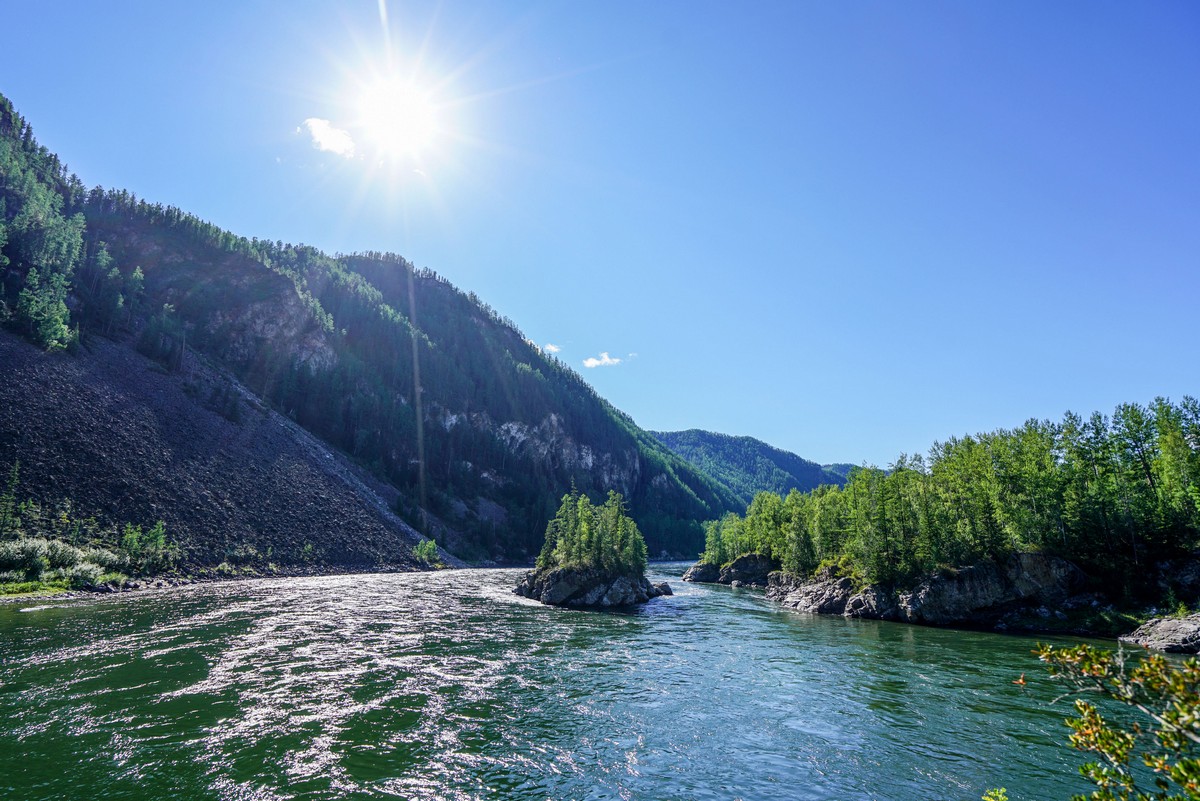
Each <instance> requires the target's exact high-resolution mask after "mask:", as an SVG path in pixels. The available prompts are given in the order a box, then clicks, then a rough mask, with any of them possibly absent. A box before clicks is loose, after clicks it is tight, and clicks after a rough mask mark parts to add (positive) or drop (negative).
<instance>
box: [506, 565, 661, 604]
mask: <svg viewBox="0 0 1200 801" xmlns="http://www.w3.org/2000/svg"><path fill="white" fill-rule="evenodd" d="M513 592H514V593H516V594H517V595H520V596H522V597H525V598H532V599H534V600H535V601H541V602H542V603H544V604H549V605H551V606H570V607H608V606H632V605H634V604H640V603H645V602H646V601H648V600H650V599H651V598H657V597H658V596H660V595H670V594H671V588H670V587H668V586H667V584H666V582H663V583H661V584H657V585H656V584H651V583H650V582H649V581H648V580H647V579H646V578H645V577H644V576H639V577H634V576H627V575H624V574H621V573H609V572H606V571H603V570H599V569H597V568H582V569H581V568H570V567H566V568H563V567H559V568H543V569H540V570H531V571H529V573H527V574H526V575H525V578H524V579H522V580H521V583H520V584H518V585H517V586H516V587H515V588H514V589H513Z"/></svg>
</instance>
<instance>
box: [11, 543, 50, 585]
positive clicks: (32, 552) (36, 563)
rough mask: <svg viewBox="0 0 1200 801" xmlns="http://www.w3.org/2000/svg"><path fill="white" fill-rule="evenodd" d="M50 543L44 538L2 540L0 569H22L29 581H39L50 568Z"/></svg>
mask: <svg viewBox="0 0 1200 801" xmlns="http://www.w3.org/2000/svg"><path fill="white" fill-rule="evenodd" d="M48 545H49V543H48V542H47V541H46V540H43V539H23V540H13V541H10V542H0V570H16V571H20V572H22V573H23V574H24V575H25V577H26V578H27V579H28V580H29V581H37V580H38V579H40V578H41V576H42V574H43V573H45V572H46V571H47V570H49V569H50V560H49V559H47V558H46V553H47V551H48Z"/></svg>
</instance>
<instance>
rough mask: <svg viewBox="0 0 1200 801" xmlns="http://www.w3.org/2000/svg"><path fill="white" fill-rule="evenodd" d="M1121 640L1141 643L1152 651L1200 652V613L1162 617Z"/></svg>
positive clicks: (1145, 624)
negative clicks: (1177, 616) (1179, 616)
mask: <svg viewBox="0 0 1200 801" xmlns="http://www.w3.org/2000/svg"><path fill="white" fill-rule="evenodd" d="M1121 642H1125V643H1130V644H1132V645H1140V646H1142V647H1143V648H1149V649H1151V650H1152V651H1167V652H1170V653H1174V654H1195V653H1200V614H1196V615H1188V616H1187V617H1183V618H1174V617H1160V618H1155V619H1154V620H1150V621H1148V622H1146V623H1144V624H1143V625H1141V626H1139V627H1138V628H1137V630H1136V631H1134V632H1133V633H1132V634H1128V635H1126V636H1124V637H1122V638H1121Z"/></svg>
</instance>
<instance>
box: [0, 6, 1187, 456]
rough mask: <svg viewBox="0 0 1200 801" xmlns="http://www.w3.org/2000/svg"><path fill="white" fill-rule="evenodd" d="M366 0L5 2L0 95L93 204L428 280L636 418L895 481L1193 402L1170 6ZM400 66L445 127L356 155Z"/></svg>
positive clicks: (1181, 129) (1183, 20)
mask: <svg viewBox="0 0 1200 801" xmlns="http://www.w3.org/2000/svg"><path fill="white" fill-rule="evenodd" d="M386 12H387V13H386V16H387V25H386V28H385V26H384V25H383V23H382V21H381V14H380V7H379V5H378V4H377V3H376V2H360V3H352V2H346V3H332V2H328V3H315V2H298V1H296V0H292V2H276V3H272V2H258V3H252V4H251V3H245V4H243V3H227V2H214V3H208V4H190V5H186V6H185V5H183V4H177V3H162V2H123V3H105V4H100V3H84V2H80V3H52V2H46V3H37V4H35V3H11V4H8V7H7V8H6V9H5V11H4V17H5V57H4V59H3V65H2V66H0V92H3V93H4V94H6V95H7V96H8V97H9V98H10V99H11V100H12V101H13V102H14V104H15V105H16V106H17V108H18V110H19V111H20V112H21V113H22V114H24V115H25V116H26V118H27V119H29V121H30V122H31V123H32V124H33V126H34V130H35V133H36V135H37V136H38V138H39V139H40V141H42V142H43V143H44V144H45V145H47V146H48V147H50V148H51V149H52V150H54V151H56V152H58V153H59V154H60V155H62V156H63V158H64V159H65V160H66V161H67V163H68V164H69V165H70V166H71V168H72V169H73V170H75V171H76V172H77V173H78V174H79V175H80V177H81V178H82V179H83V180H84V182H85V183H87V184H89V185H91V184H102V185H105V186H117V187H124V188H127V189H129V190H130V191H133V192H135V193H137V194H138V195H139V196H140V197H145V198H147V199H149V200H152V201H158V202H163V203H167V204H172V205H176V206H179V207H181V208H183V209H186V210H188V211H190V212H193V213H195V214H198V215H199V216H201V217H204V218H206V219H210V220H212V221H213V222H215V223H217V224H219V225H221V226H223V227H225V228H228V229H230V230H232V231H234V232H236V233H239V234H243V235H246V236H257V237H260V238H267V239H281V240H284V241H290V242H304V243H307V244H311V245H316V246H318V247H321V248H322V249H325V250H328V251H330V252H338V251H340V252H351V251H356V250H387V251H393V252H397V253H400V254H401V255H404V256H405V257H406V258H408V259H410V260H411V261H413V262H414V263H416V264H417V265H419V266H423V267H429V268H432V269H434V270H436V271H437V272H439V273H441V274H443V275H445V276H446V277H447V278H449V279H450V280H451V281H453V282H454V283H455V284H457V285H458V286H460V287H462V288H463V289H464V290H472V291H474V292H476V293H477V294H478V295H479V296H480V297H481V298H483V299H484V300H485V301H486V302H488V303H489V304H490V305H492V306H493V307H494V308H496V309H497V310H498V311H499V312H500V313H502V314H504V315H506V316H508V317H510V318H511V319H513V320H514V321H515V322H516V323H517V324H518V325H519V326H520V327H521V328H522V330H523V331H524V332H525V333H526V335H527V336H529V337H530V338H531V339H533V340H534V341H536V342H538V343H542V344H547V343H553V344H554V345H556V346H558V347H560V348H561V350H560V351H559V354H558V355H559V357H560V358H562V359H564V360H565V361H567V362H568V363H569V364H571V365H573V366H574V367H575V368H576V369H577V370H579V371H580V372H581V373H582V374H584V376H585V377H586V378H587V379H588V380H589V381H590V382H592V384H593V385H594V386H595V387H596V389H597V390H598V391H599V392H600V393H601V394H602V395H604V396H605V397H607V398H609V399H610V400H611V401H612V402H613V403H614V404H615V405H616V406H618V407H619V408H621V409H623V410H625V411H627V412H629V413H630V414H631V415H632V416H633V417H634V419H635V420H637V422H638V423H639V424H640V425H642V426H643V427H646V428H651V429H681V428H692V427H698V428H707V429H712V430H716V431H723V432H726V433H731V434H749V435H752V436H756V437H759V438H761V439H764V440H766V441H768V442H770V443H772V444H774V445H777V446H779V447H783V448H786V449H789V450H793V451H795V452H797V453H799V454H800V455H802V456H805V457H807V458H812V459H816V460H819V461H825V462H828V461H851V462H863V461H866V462H871V463H878V464H887V463H889V462H891V461H892V460H893V459H894V458H895V456H896V455H897V454H898V453H900V452H902V451H904V452H910V453H911V452H924V451H925V450H926V449H927V448H928V446H929V445H930V444H931V443H932V441H933V440H935V439H938V438H945V437H947V436H950V435H953V434H963V433H967V432H974V431H978V430H989V429H992V428H997V427H1008V426H1013V425H1018V424H1020V423H1021V422H1022V421H1024V420H1025V419H1027V418H1029V417H1050V418H1054V419H1057V418H1059V417H1060V416H1061V414H1062V413H1063V412H1064V411H1065V410H1067V409H1073V410H1076V411H1079V412H1082V413H1087V412H1090V411H1092V410H1095V409H1100V410H1103V411H1106V412H1110V411H1111V410H1112V407H1113V406H1114V405H1115V404H1117V403H1119V402H1122V401H1139V402H1147V401H1149V400H1150V399H1151V398H1153V397H1154V396H1155V395H1159V394H1162V395H1167V396H1171V397H1174V398H1178V397H1180V396H1182V395H1184V394H1197V393H1198V392H1200V385H1198V382H1197V368H1198V366H1200V359H1198V358H1197V349H1196V341H1197V337H1196V318H1197V312H1196V310H1197V306H1198V301H1200V269H1198V268H1200V97H1198V94H1200V6H1197V5H1196V4H1194V3H1190V2H1177V3H1157V2H1145V3H1136V4H1135V3H1125V2H1119V3H1118V2H1056V3H1045V2H1013V1H1012V0H1005V1H1004V2H970V3H961V2H960V3H932V2H921V3H917V2H914V3H893V2H884V3H874V2H855V3H832V2H830V3H808V2H798V1H797V2H780V3H768V2H758V3H732V2H727V3H705V2H695V1H694V0H692V1H690V2H667V1H666V0H663V1H662V2H653V3H645V2H603V3H601V2H531V3H525V2H518V1H517V0H508V1H506V2H446V3H441V4H436V3H414V2H409V3H398V2H390V3H388V4H387V5H386ZM389 53H390V55H389ZM392 73H395V74H396V75H398V76H401V77H402V78H403V79H404V80H406V81H408V80H411V83H412V86H413V87H414V89H415V90H417V91H418V92H419V93H421V94H422V95H424V96H426V97H427V99H428V102H429V103H430V104H431V105H432V106H433V107H434V114H435V116H436V119H437V122H436V124H435V127H436V130H435V131H433V132H432V133H428V142H427V144H426V146H425V147H424V149H422V150H421V151H420V152H419V153H416V154H412V153H409V152H408V151H407V150H405V151H404V152H403V153H402V154H399V155H396V156H394V157H390V158H384V157H381V156H379V153H378V148H379V143H380V142H381V141H383V139H384V138H386V137H384V136H382V135H381V132H380V131H379V130H374V131H372V130H371V126H372V125H375V126H376V127H378V126H379V125H380V124H381V123H378V122H372V121H368V122H366V123H365V124H366V127H365V128H364V117H363V114H362V112H361V109H360V108H359V104H358V102H357V98H358V97H359V95H360V94H361V92H362V90H363V87H364V86H367V85H370V84H371V83H372V82H373V81H374V79H375V77H377V76H379V75H380V74H392ZM306 121H307V122H306ZM314 126H317V127H316V128H314ZM321 126H324V127H321ZM314 130H317V131H318V132H324V134H326V135H325V136H324V139H323V143H324V145H325V146H326V147H327V149H325V150H322V149H318V147H317V145H318V144H321V142H318V141H317V139H314V137H313V135H312V134H313V131H314ZM331 131H332V132H334V133H335V138H334V139H329V137H328V134H329V132H331ZM338 131H341V132H344V136H345V137H348V138H349V141H350V142H352V143H353V146H354V152H353V154H352V155H351V154H350V153H349V152H348V149H347V147H345V146H344V145H345V141H346V140H345V139H337V138H336V132H338ZM339 142H340V143H341V145H338V143H339ZM329 148H332V149H329ZM339 150H340V152H339ZM601 354H608V361H615V360H618V359H619V360H620V361H619V363H615V364H607V365H602V366H597V367H594V368H588V367H586V366H584V360H585V359H588V358H592V359H596V360H603V359H602V356H601Z"/></svg>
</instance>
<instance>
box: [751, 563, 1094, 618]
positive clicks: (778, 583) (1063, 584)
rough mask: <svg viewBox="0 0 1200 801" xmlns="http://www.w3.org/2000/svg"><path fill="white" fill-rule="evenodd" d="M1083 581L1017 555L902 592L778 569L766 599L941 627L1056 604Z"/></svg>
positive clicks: (1071, 568)
mask: <svg viewBox="0 0 1200 801" xmlns="http://www.w3.org/2000/svg"><path fill="white" fill-rule="evenodd" d="M1084 579H1085V577H1084V575H1083V573H1082V572H1081V571H1080V570H1079V568H1078V567H1076V566H1075V565H1073V564H1071V563H1070V562H1067V561H1066V560H1063V559H1059V558H1057V557H1053V556H1046V555H1044V554H1036V553H1022V554H1014V555H1012V556H1010V557H1009V558H1008V559H1006V560H1005V561H1004V562H1003V563H999V564H997V563H994V562H986V563H983V564H980V565H974V566H972V567H967V568H963V569H961V570H958V571H956V572H954V573H939V574H937V575H933V576H929V577H928V578H926V579H925V580H924V581H922V582H921V583H920V584H918V585H917V587H916V588H915V589H913V590H911V591H904V592H889V591H887V590H886V589H884V588H881V587H865V588H856V587H855V585H854V583H853V582H852V581H851V580H850V579H848V578H845V577H837V576H835V575H833V574H832V573H829V572H825V573H823V574H820V575H818V576H815V577H814V578H812V579H808V580H804V579H799V578H797V577H795V576H790V575H787V574H784V573H778V572H777V573H772V574H771V577H770V582H769V585H768V588H767V597H769V598H771V599H773V600H775V601H778V602H779V603H780V604H782V605H783V606H785V607H788V608H790V609H795V610H797V611H799V612H807V613H811V614H832V615H844V616H846V617H860V618H868V619H874V620H900V621H904V622H906V623H922V624H926V625H933V626H944V625H951V624H962V623H975V624H978V623H988V622H994V621H996V620H998V619H999V618H1000V617H1001V616H1002V615H1004V614H1005V613H1007V612H1010V611H1012V610H1013V609H1015V608H1019V607H1022V606H1042V605H1056V604H1061V603H1062V602H1063V601H1065V600H1066V599H1067V597H1068V596H1070V595H1071V594H1073V593H1075V592H1077V591H1079V589H1080V588H1081V587H1082V586H1083V582H1084Z"/></svg>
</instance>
